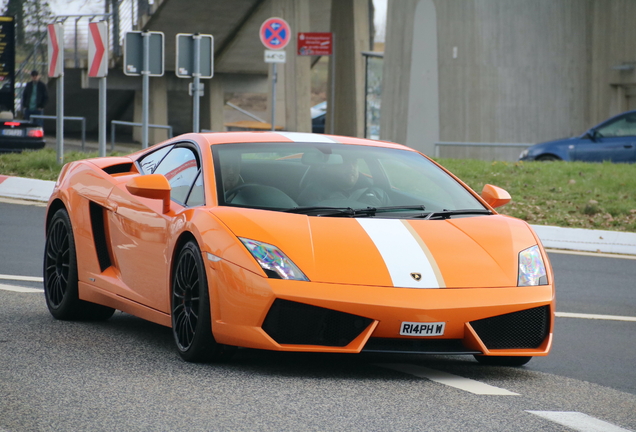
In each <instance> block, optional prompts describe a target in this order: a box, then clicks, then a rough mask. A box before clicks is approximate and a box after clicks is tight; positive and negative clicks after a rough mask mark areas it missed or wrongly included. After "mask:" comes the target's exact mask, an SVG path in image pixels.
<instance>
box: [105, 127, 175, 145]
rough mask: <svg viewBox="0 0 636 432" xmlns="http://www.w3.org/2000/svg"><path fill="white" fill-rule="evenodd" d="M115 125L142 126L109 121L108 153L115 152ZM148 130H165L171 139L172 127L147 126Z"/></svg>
mask: <svg viewBox="0 0 636 432" xmlns="http://www.w3.org/2000/svg"><path fill="white" fill-rule="evenodd" d="M115 125H122V126H139V127H141V126H143V125H142V124H141V123H134V122H127V121H122V120H111V122H110V151H115ZM148 127H149V128H155V129H167V130H168V138H172V126H167V125H156V124H149V125H148Z"/></svg>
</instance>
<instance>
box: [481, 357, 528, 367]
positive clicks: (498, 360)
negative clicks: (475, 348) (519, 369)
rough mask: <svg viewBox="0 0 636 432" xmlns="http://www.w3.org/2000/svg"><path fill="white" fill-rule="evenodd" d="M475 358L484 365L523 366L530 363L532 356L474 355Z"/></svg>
mask: <svg viewBox="0 0 636 432" xmlns="http://www.w3.org/2000/svg"><path fill="white" fill-rule="evenodd" d="M474 357H475V360H477V361H478V362H479V363H481V364H483V365H488V366H523V365H524V364H526V363H528V362H529V361H530V360H531V359H532V357H513V356H492V357H490V356H483V355H476V356H474Z"/></svg>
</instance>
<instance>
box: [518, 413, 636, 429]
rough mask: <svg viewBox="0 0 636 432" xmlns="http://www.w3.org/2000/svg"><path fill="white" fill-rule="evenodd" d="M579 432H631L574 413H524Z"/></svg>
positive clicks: (585, 415) (594, 418)
mask: <svg viewBox="0 0 636 432" xmlns="http://www.w3.org/2000/svg"><path fill="white" fill-rule="evenodd" d="M526 412H529V413H530V414H534V415H537V416H539V417H543V418H544V419H547V420H550V421H552V422H554V423H558V424H560V425H563V426H566V427H569V428H572V429H574V430H577V431H579V432H631V431H630V430H629V429H623V428H622V427H619V426H616V425H613V424H612V423H608V422H606V421H603V420H599V419H597V418H596V417H592V416H589V415H587V414H583V413H580V412H576V411H526Z"/></svg>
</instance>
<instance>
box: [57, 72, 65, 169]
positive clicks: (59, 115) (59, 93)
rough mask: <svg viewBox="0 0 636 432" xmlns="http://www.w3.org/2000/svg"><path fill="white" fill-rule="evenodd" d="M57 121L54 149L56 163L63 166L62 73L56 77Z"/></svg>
mask: <svg viewBox="0 0 636 432" xmlns="http://www.w3.org/2000/svg"><path fill="white" fill-rule="evenodd" d="M56 86H57V107H56V111H57V119H56V120H55V129H56V131H55V147H56V149H57V163H59V164H60V165H62V164H64V73H63V72H62V73H61V74H60V76H59V77H57V83H56Z"/></svg>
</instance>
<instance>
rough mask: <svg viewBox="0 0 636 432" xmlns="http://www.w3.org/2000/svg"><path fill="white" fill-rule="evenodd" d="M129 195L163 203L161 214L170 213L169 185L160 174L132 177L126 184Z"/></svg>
mask: <svg viewBox="0 0 636 432" xmlns="http://www.w3.org/2000/svg"><path fill="white" fill-rule="evenodd" d="M126 189H128V192H130V193H131V194H133V195H135V196H138V197H142V198H151V199H160V200H162V201H163V213H168V212H169V211H170V190H171V188H170V183H168V179H166V178H165V177H164V176H163V175H162V174H147V175H140V176H137V177H134V178H132V179H130V181H128V183H126Z"/></svg>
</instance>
